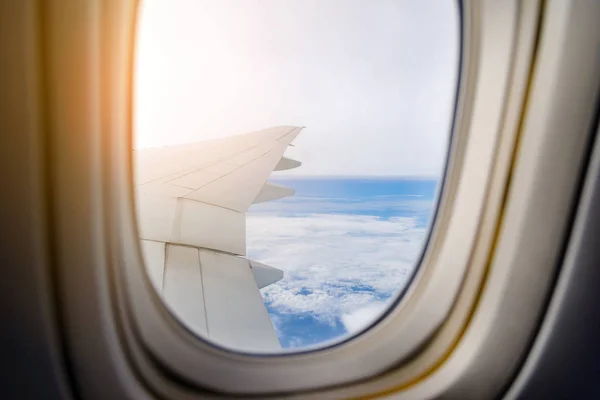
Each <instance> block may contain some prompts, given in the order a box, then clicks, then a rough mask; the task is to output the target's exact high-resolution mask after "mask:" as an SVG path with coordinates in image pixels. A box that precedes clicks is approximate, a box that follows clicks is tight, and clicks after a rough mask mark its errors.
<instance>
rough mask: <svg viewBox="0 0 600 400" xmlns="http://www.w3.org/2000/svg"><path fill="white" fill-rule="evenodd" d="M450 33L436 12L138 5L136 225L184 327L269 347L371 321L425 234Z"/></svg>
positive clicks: (270, 0) (179, 1)
mask: <svg viewBox="0 0 600 400" xmlns="http://www.w3.org/2000/svg"><path fill="white" fill-rule="evenodd" d="M459 38H460V33H459V19H458V10H457V5H456V4H455V3H454V2H452V1H445V0H431V1H412V0H381V1H376V2H374V1H370V0H296V1H292V0H290V1H281V0H218V1H217V0H214V1H209V0H170V1H166V0H144V1H143V2H141V4H140V8H139V11H138V23H137V43H136V62H135V79H134V114H135V115H134V134H135V139H134V149H133V154H134V168H135V182H134V183H135V193H136V207H137V219H138V227H139V229H138V231H139V234H140V239H141V248H142V252H143V255H144V259H145V265H146V270H147V272H148V274H147V275H148V278H149V282H150V283H151V284H152V285H153V286H154V287H155V288H156V290H157V293H158V294H159V295H160V297H161V298H162V299H163V300H164V303H165V305H166V306H167V308H168V309H169V310H170V311H171V312H172V314H173V315H174V316H175V317H176V318H177V319H178V320H179V321H180V322H181V323H183V325H184V326H185V327H186V328H187V329H189V330H190V331H191V332H193V333H195V334H197V335H199V336H201V337H203V338H205V339H208V340H209V341H211V342H213V343H216V344H218V345H220V346H223V347H226V348H229V349H234V350H240V351H245V352H258V353H264V352H267V353H272V352H281V351H289V350H297V349H301V350H302V349H310V348H315V347H318V346H323V345H327V344H331V343H334V342H335V341H339V340H340V339H345V338H347V337H349V335H351V334H355V333H359V332H360V331H361V330H363V329H365V328H367V327H368V326H369V325H370V324H371V323H373V322H374V321H375V320H376V319H377V318H378V317H379V316H380V315H382V313H383V312H384V311H385V310H386V308H387V307H388V306H389V305H390V304H391V303H392V302H393V301H394V300H395V299H396V297H397V296H399V295H400V294H401V293H402V290H403V289H404V288H405V286H406V285H407V284H408V283H409V282H410V280H411V277H412V276H413V274H414V272H415V270H416V269H417V267H418V261H419V257H420V254H421V252H422V250H423V248H424V246H425V244H426V240H427V235H428V231H429V227H430V226H431V224H432V219H433V215H434V211H435V208H436V199H437V196H438V193H439V190H440V184H441V182H440V181H441V177H442V176H443V170H444V166H445V163H446V158H447V149H448V144H449V138H450V133H451V125H452V117H453V110H454V100H455V97H456V86H457V78H458V66H459Z"/></svg>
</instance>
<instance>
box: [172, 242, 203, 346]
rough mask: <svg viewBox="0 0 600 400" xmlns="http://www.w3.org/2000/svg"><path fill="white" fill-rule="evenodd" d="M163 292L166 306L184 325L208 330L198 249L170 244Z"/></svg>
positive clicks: (199, 330)
mask: <svg viewBox="0 0 600 400" xmlns="http://www.w3.org/2000/svg"><path fill="white" fill-rule="evenodd" d="M162 295H163V300H164V302H165V304H166V305H167V307H168V308H169V309H170V310H171V312H173V314H175V315H176V316H177V317H178V319H179V320H180V321H181V322H182V323H183V324H184V325H186V326H188V327H189V328H190V329H191V330H192V331H193V332H194V333H197V334H203V335H206V334H207V333H208V331H207V329H206V314H205V312H204V303H203V297H204V294H203V288H202V274H201V271H200V262H199V257H198V249H196V248H193V247H187V246H178V245H172V244H168V245H167V257H166V262H165V275H164V283H163V292H162Z"/></svg>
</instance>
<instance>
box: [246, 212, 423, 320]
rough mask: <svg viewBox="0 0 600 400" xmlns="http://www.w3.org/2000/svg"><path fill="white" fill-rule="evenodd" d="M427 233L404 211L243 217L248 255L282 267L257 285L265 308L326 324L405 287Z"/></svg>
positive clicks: (351, 316) (350, 317)
mask: <svg viewBox="0 0 600 400" xmlns="http://www.w3.org/2000/svg"><path fill="white" fill-rule="evenodd" d="M425 235H426V229H423V228H418V227H417V226H416V222H415V220H414V219H413V218H407V217H396V218H390V219H388V220H384V219H379V218H377V217H374V216H365V215H328V214H310V215H304V216H302V217H287V216H272V215H260V214H259V215H252V214H250V215H249V216H248V217H247V237H248V254H249V257H250V258H253V259H255V260H257V261H260V262H263V263H265V264H267V265H271V266H273V267H275V268H279V269H282V270H283V271H284V279H283V280H281V281H280V282H278V283H276V284H273V285H270V286H268V287H266V288H264V289H263V290H262V294H263V297H264V298H265V301H266V302H268V303H269V305H270V307H271V308H272V309H275V310H276V311H277V312H278V313H279V314H300V313H310V314H311V315H313V316H314V317H316V318H318V319H320V320H322V321H326V322H329V323H335V321H339V320H340V318H342V317H343V316H346V317H345V318H346V321H343V320H342V321H343V322H344V325H346V324H348V326H350V325H352V324H353V322H352V321H354V320H357V319H360V318H361V317H364V316H366V315H367V313H368V312H367V311H363V312H361V313H359V314H358V316H356V315H355V314H354V313H356V312H357V310H360V309H363V308H365V307H372V306H373V304H378V305H379V304H383V301H384V300H385V299H387V298H390V297H392V296H393V295H394V294H396V293H397V292H398V291H399V290H401V289H402V288H403V287H404V286H405V284H406V282H407V280H408V278H409V277H410V275H411V272H412V271H413V269H414V267H415V261H416V260H417V258H418V256H419V253H420V251H421V248H422V246H423V241H424V239H425ZM368 310H371V308H368ZM348 321H350V322H348Z"/></svg>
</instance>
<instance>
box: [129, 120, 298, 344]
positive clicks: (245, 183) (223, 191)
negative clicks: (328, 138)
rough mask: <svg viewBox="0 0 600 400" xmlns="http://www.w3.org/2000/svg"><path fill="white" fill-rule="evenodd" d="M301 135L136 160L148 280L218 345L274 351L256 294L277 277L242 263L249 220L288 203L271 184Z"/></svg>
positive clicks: (147, 154) (266, 133)
mask: <svg viewBox="0 0 600 400" xmlns="http://www.w3.org/2000/svg"><path fill="white" fill-rule="evenodd" d="M301 130H302V127H294V126H278V127H273V128H269V129H265V130H261V131H256V132H251V133H247V134H244V135H238V136H232V137H229V138H226V139H220V140H213V141H207V142H201V143H193V144H186V145H179V146H169V147H160V148H149V149H141V150H135V151H134V160H135V172H136V206H137V211H138V229H139V234H140V239H141V241H142V251H143V254H144V258H145V261H146V267H147V270H148V273H149V277H150V280H151V281H152V283H153V285H154V286H155V287H156V289H157V291H158V292H159V293H160V294H161V296H162V297H163V299H164V301H165V303H166V305H167V306H168V307H169V308H170V309H171V311H172V312H173V313H175V314H176V315H177V316H178V317H179V319H180V320H181V321H182V322H183V323H184V324H185V325H186V326H187V327H188V328H189V329H191V330H192V331H194V332H195V333H201V334H203V335H204V336H208V337H210V338H211V339H213V340H215V341H216V342H217V343H219V344H222V345H224V346H229V347H235V348H237V349H240V348H241V349H244V348H247V349H248V350H254V351H256V350H257V349H259V350H274V349H277V348H279V342H278V340H277V335H276V334H275V331H274V329H273V325H272V323H271V321H270V318H269V316H268V313H267V311H266V308H265V306H264V303H263V301H262V298H261V296H260V292H259V288H262V287H264V286H267V285H269V284H271V283H274V282H277V281H278V280H280V279H281V278H282V277H283V272H282V271H280V270H278V269H276V268H273V267H270V266H267V265H264V264H260V263H257V262H255V261H250V260H247V259H246V258H244V257H242V256H245V255H246V215H245V213H246V211H247V210H248V208H249V207H250V206H251V205H252V204H255V203H259V202H264V201H269V200H274V199H278V198H282V197H286V196H290V195H293V194H294V191H293V190H292V189H290V188H286V187H283V186H280V185H276V184H273V183H270V182H268V181H267V180H268V178H269V176H270V175H271V172H272V171H274V170H286V169H291V168H296V167H298V166H299V165H300V162H298V161H295V160H292V159H289V158H286V157H284V156H283V154H284V153H285V151H286V149H287V147H288V146H289V145H290V144H291V142H292V141H293V140H294V138H295V137H296V136H297V135H298V134H299V133H300V131H301Z"/></svg>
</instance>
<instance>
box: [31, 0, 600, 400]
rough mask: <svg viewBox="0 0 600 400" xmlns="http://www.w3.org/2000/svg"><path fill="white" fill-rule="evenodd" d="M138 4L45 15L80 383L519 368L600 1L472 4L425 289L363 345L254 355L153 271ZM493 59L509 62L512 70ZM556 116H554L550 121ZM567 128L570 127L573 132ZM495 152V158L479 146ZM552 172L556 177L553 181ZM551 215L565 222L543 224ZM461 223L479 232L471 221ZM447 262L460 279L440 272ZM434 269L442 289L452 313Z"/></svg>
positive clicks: (457, 388)
mask: <svg viewBox="0 0 600 400" xmlns="http://www.w3.org/2000/svg"><path fill="white" fill-rule="evenodd" d="M135 3H136V2H135V1H133V0H130V1H118V0H107V1H104V2H100V1H90V2H85V3H81V2H77V1H75V0H65V1H55V2H48V4H47V5H46V6H45V7H44V8H43V13H42V15H43V22H44V23H43V31H44V33H45V34H46V35H44V36H43V37H44V40H43V47H44V50H45V52H44V54H45V59H44V66H45V68H47V71H46V73H45V89H46V97H45V98H44V100H45V101H46V109H45V112H46V128H47V130H48V132H49V144H50V147H49V150H48V152H49V160H50V170H49V177H50V178H51V181H52V182H53V183H54V186H53V187H52V190H51V193H50V194H51V198H52V201H51V212H52V215H53V219H52V231H53V232H54V242H55V249H54V254H53V259H54V260H55V263H56V267H57V268H56V269H57V271H56V278H57V282H58V286H59V288H60V290H59V295H60V296H61V297H63V298H64V301H63V304H62V307H61V321H62V326H63V329H64V332H65V335H66V336H65V338H66V339H65V340H66V342H67V343H69V347H68V349H67V350H68V358H69V362H70V363H73V365H74V366H75V367H76V368H75V370H76V374H77V377H78V380H79V386H80V390H81V392H82V395H85V394H86V393H107V391H111V393H112V394H113V397H114V395H115V393H116V392H119V393H120V394H121V395H122V396H123V397H128V398H147V397H148V395H149V394H150V393H154V394H160V395H163V396H166V397H176V398H197V395H198V394H199V392H200V391H202V390H203V391H204V392H205V393H206V392H207V391H209V392H210V391H212V392H217V391H218V392H227V393H230V394H231V393H237V394H239V395H246V396H250V395H256V396H259V397H261V396H264V395H267V394H283V393H289V392H295V393H296V394H297V395H298V396H301V397H302V398H309V393H307V392H303V391H311V392H312V393H313V396H314V397H315V398H319V397H322V396H323V395H324V394H326V393H327V394H328V395H330V396H348V395H352V396H359V395H370V396H372V395H374V394H379V395H385V394H390V393H396V394H398V395H399V396H402V397H404V398H415V397H416V398H423V397H431V396H437V395H439V394H441V393H446V394H450V395H451V394H454V395H457V394H469V393H470V394H471V395H473V393H476V392H477V393H478V394H488V395H491V394H494V393H496V391H497V389H498V388H499V386H501V385H502V384H503V383H504V382H506V379H507V377H508V376H510V372H511V364H510V362H511V361H513V364H514V361H515V360H516V359H518V357H519V355H520V354H521V352H522V351H523V350H524V349H525V348H526V347H525V346H526V344H527V342H528V338H529V337H530V336H531V334H532V332H533V331H534V329H535V326H536V321H537V319H536V318H535V316H536V315H539V313H540V310H541V309H542V306H543V304H544V298H545V295H546V294H547V293H548V290H549V288H550V287H551V284H552V281H551V277H552V276H553V271H554V270H555V269H556V267H557V264H558V261H559V260H560V257H561V255H562V253H561V245H560V244H561V241H562V240H564V237H565V231H566V230H568V227H569V218H570V208H571V207H572V205H573V199H574V198H575V195H576V194H577V193H578V186H577V182H573V179H572V176H578V175H579V173H580V171H581V169H582V168H583V161H582V160H583V159H584V158H585V151H586V143H587V141H588V139H589V129H587V128H588V127H589V124H590V121H591V119H592V113H593V111H594V110H590V104H589V103H590V101H589V100H592V101H591V102H593V103H595V100H596V99H597V95H598V93H597V92H598V90H597V87H590V88H588V89H587V90H582V89H581V87H580V85H579V86H578V85H577V83H579V82H582V83H583V85H585V84H586V82H588V81H590V80H591V79H592V78H593V77H594V74H596V75H595V76H598V75H597V73H598V72H599V71H600V67H599V66H598V65H597V63H593V62H591V61H590V57H591V54H593V53H592V52H589V51H588V52H587V53H586V51H587V50H588V49H589V47H586V46H591V45H593V44H595V42H594V40H597V38H598V37H600V28H597V27H595V26H594V25H595V24H594V23H590V21H589V18H587V19H586V18H585V16H586V15H592V16H594V15H596V14H594V11H597V8H598V7H599V6H596V5H594V4H581V3H580V4H567V3H561V2H560V0H556V1H546V2H545V3H542V4H544V5H543V7H542V8H540V7H541V6H540V2H516V1H515V2H495V1H486V2H475V1H465V2H463V5H462V12H463V29H464V32H465V35H463V59H462V61H461V62H462V68H461V74H462V75H461V79H460V82H462V83H463V84H462V85H461V87H460V88H459V97H458V108H457V115H456V119H455V125H454V129H455V130H454V133H453V142H452V146H453V148H452V151H451V154H450V160H449V165H448V172H447V179H448V180H447V182H446V183H445V185H447V186H446V188H445V189H444V192H443V194H442V198H441V200H440V210H439V211H438V216H437V221H436V222H435V224H434V228H433V231H432V233H431V238H430V243H429V246H428V247H427V249H426V252H425V254H424V258H423V263H424V264H423V265H422V266H421V268H419V271H418V272H417V276H416V278H415V281H414V282H413V285H412V286H411V287H410V288H409V289H408V291H407V293H406V295H405V296H404V297H403V298H402V300H401V301H400V303H399V304H398V306H397V307H396V308H395V309H394V310H392V311H391V312H389V313H388V314H387V315H386V317H385V318H384V319H383V320H382V321H380V322H379V324H378V325H377V326H375V327H373V328H372V329H370V330H369V331H367V332H365V333H363V334H362V335H361V336H358V337H357V338H355V339H353V340H350V341H347V342H346V343H344V344H342V345H339V346H335V347H331V348H327V349H323V350H319V351H315V352H310V353H305V354H302V353H300V354H292V355H282V356H274V357H260V356H247V355H243V354H238V353H233V352H228V351H225V350H223V349H219V348H217V347H215V346H212V345H209V344H207V343H206V342H204V341H202V340H199V339H198V338H196V337H195V336H194V335H193V334H191V333H190V332H188V331H187V330H185V328H183V327H182V326H181V325H180V324H179V323H178V322H177V321H176V320H175V319H174V318H173V317H172V316H171V315H170V314H169V313H168V311H167V310H166V309H165V308H164V306H163V305H162V303H161V301H160V299H159V298H158V296H156V295H155V294H154V292H153V289H152V287H151V285H150V283H149V280H148V278H147V276H146V275H145V273H144V268H143V265H142V257H141V252H140V249H139V244H138V239H137V235H136V227H135V218H134V212H135V211H134V210H135V209H134V207H133V200H132V199H133V190H132V174H131V151H130V149H131V136H130V132H131V77H132V62H133V46H134V36H133V32H134V29H133V23H134V18H135V5H136V4H135ZM65 5H68V6H69V7H65ZM65 10H66V11H65ZM540 14H543V23H542V24H541V27H540V24H539V23H540ZM577 18H583V20H584V21H585V22H586V23H580V21H579V20H578V19H577ZM84 22H85V23H84ZM507 27H510V28H507ZM73 32H76V33H78V35H76V36H74V35H73ZM538 35H540V36H541V41H540V42H539V43H538V42H537V38H538ZM582 37H583V38H590V39H587V41H585V42H584V43H583V45H582V46H574V47H576V48H574V49H572V51H571V53H570V55H571V58H570V59H569V61H570V62H571V63H574V64H575V65H579V64H578V63H585V62H589V65H587V67H586V68H584V69H583V71H576V73H574V72H573V68H569V66H568V65H567V64H566V63H567V62H566V61H564V60H561V59H560V56H562V55H563V51H566V49H567V47H568V46H567V45H565V43H567V44H569V43H571V42H569V40H574V38H575V39H576V38H582ZM65 43H68V44H70V46H65ZM501 43H503V44H504V47H503V46H501V45H500V44H501ZM493 44H497V46H494V45H493ZM538 45H539V46H538ZM502 48H504V53H502V52H501V51H500V49H502ZM507 49H508V50H507ZM74 50H75V53H73V51H74ZM534 50H535V52H534ZM503 54H504V55H503ZM532 59H534V60H535V70H534V71H533V72H532V69H531V64H532V61H531V60H532ZM65 60H69V61H65ZM502 60H504V62H502ZM484 67H485V68H484ZM480 68H481V69H480ZM497 69H501V70H502V71H504V75H500V78H499V75H498V74H497V73H495V72H497ZM503 76H504V78H505V79H502V77H503ZM563 77H564V78H568V79H567V83H568V84H570V85H571V87H564V86H561V90H563V91H564V93H562V95H561V96H552V94H553V93H554V92H552V90H555V89H554V88H553V87H552V84H548V83H552V82H558V80H557V79H560V78H563ZM580 92H581V93H580ZM490 96H491V98H490ZM523 109H525V116H524V117H522V114H523ZM553 113H554V114H553ZM494 116H495V118H494ZM559 118H561V119H560V121H561V123H560V124H555V125H556V126H552V125H549V123H548V122H547V121H549V120H551V121H553V122H556V121H559ZM491 120H493V121H496V122H495V123H490V121H491ZM564 130H567V131H569V132H572V134H571V135H568V136H565V135H562V136H561V132H562V131H564ZM486 146H488V147H486ZM486 148H487V150H488V152H487V153H485V154H488V155H489V157H482V156H481V154H484V152H483V150H482V149H486ZM477 165H484V166H486V165H487V168H477V167H476V166H477ZM465 166H467V167H465ZM74 167H75V168H74ZM465 168H466V169H465ZM461 169H464V170H463V171H461ZM464 171H470V174H471V175H472V176H469V175H465V173H464ZM554 177H557V178H559V179H560V181H556V180H555V181H552V182H549V181H548V179H549V178H554ZM540 189H547V190H548V192H549V193H550V194H551V195H550V200H552V201H550V202H549V204H548V205H544V204H543V203H540V202H541V201H542V200H545V199H544V196H545V194H542V193H541V192H539V190H540ZM73 199H77V200H76V201H75V200H73ZM469 200H470V201H469ZM546 200H547V199H546ZM533 206H537V207H541V209H540V211H538V212H535V209H532V208H531V207H533ZM474 210H480V211H479V212H475V211H474ZM532 210H533V211H532ZM541 211H544V212H546V213H547V212H550V215H558V216H559V217H557V218H553V219H548V218H545V219H544V218H543V215H541V214H540V213H541ZM563 215H564V216H563ZM463 216H464V218H471V220H470V223H469V224H464V223H461V224H458V223H457V222H454V221H459V222H464V221H465V220H464V219H462V220H457V219H458V218H459V217H461V218H462V217H463ZM561 216H562V217H561ZM453 223H454V225H452V224H453ZM466 225H468V226H469V227H470V231H469V232H468V233H464V232H463V233H460V232H462V230H461V228H462V229H464V230H466V229H467V228H466ZM451 226H454V227H456V228H455V229H458V231H456V230H455V231H451V230H450V227H451ZM453 232H457V233H456V234H454V233H453ZM527 232H537V233H540V234H542V235H544V237H545V238H546V239H547V240H545V241H540V243H532V244H531V245H530V246H529V248H524V247H525V246H518V244H517V243H516V242H515V241H514V240H515V238H518V237H521V235H523V234H526V233H527ZM457 235H458V236H457ZM465 237H468V238H469V240H462V239H464V238H465ZM453 238H454V239H453ZM511 238H512V241H511ZM444 246H446V247H444ZM516 248H518V249H519V250H518V252H515V249H516ZM73 249H77V251H73ZM548 249H549V251H548V253H547V254H546V253H543V254H546V255H545V256H544V257H540V256H539V254H541V252H542V250H548ZM82 265H83V266H86V267H85V268H83V267H82ZM456 265H458V266H459V267H456ZM451 267H452V268H454V269H452V270H450V269H449V268H451ZM448 271H450V272H451V273H452V274H453V275H452V279H453V281H452V282H453V284H452V285H450V284H449V282H450V281H449V280H444V279H443V278H444V277H447V275H444V273H446V274H448V273H449V272H448ZM519 271H522V272H521V273H519ZM532 271H535V273H534V274H530V275H528V273H530V272H532ZM436 274H438V275H436ZM439 274H441V275H439ZM544 277H545V279H544ZM435 282H437V284H438V285H439V284H443V285H444V286H445V287H446V289H445V291H444V293H445V296H447V297H446V299H445V300H446V301H444V304H443V305H444V306H445V307H444V308H441V307H440V301H439V294H438V296H435V292H434V291H433V289H432V288H433V287H434V284H435ZM432 293H433V299H432V297H431V294H432ZM526 293H532V295H531V296H529V297H528V298H529V299H530V300H531V302H530V303H529V304H528V307H523V308H522V309H520V310H517V311H516V312H515V309H514V304H513V303H510V300H511V298H519V296H523V295H524V294H526ZM501 294H505V295H504V296H502V295H501ZM457 296H458V297H457ZM436 297H437V301H435V300H436ZM427 301H428V302H431V301H434V302H433V303H427ZM427 307H432V308H427ZM424 310H431V311H432V314H433V317H432V318H431V319H427V318H424V316H427V317H430V316H431V315H430V314H429V313H427V312H425V311H424ZM91 311H93V312H91ZM511 313H512V314H513V316H512V318H513V319H511ZM515 314H516V315H517V316H516V317H515V316H514V315H515ZM514 318H518V320H519V322H520V323H522V324H523V327H522V329H520V330H519V331H518V333H519V335H517V336H518V337H513V338H508V336H507V335H508V334H510V333H513V332H512V331H510V330H503V331H502V332H500V334H496V335H491V334H490V329H492V327H493V326H496V325H497V324H499V323H500V324H501V323H502V322H503V321H504V322H506V321H509V322H510V321H511V320H514ZM425 319H427V321H425ZM409 328H410V329H412V331H409V332H410V333H407V331H406V330H403V329H409ZM386 332H387V333H386ZM386 335H389V336H387V337H386ZM426 339H429V340H428V341H427V343H425V340H426ZM394 340H396V341H394ZM395 344H397V345H398V346H395ZM377 348H379V352H378V351H377V350H376V349H377ZM390 349H394V351H393V352H392V351H390ZM498 349H501V351H502V353H503V354H502V357H501V359H502V362H503V364H502V368H500V369H494V367H493V366H491V365H490V361H489V360H490V357H492V356H494V355H495V356H498ZM418 350H419V351H418ZM365 357H371V358H365ZM403 361H405V362H404V363H402V362H403ZM340 365H343V366H344V368H340ZM346 367H348V368H346ZM99 371H102V372H100V373H99ZM483 371H486V372H490V373H489V374H487V375H486V376H482V374H483ZM384 372H385V373H384ZM174 378H177V379H174ZM467 378H468V379H467ZM479 378H481V379H479ZM473 380H477V382H475V383H473ZM469 381H470V382H471V384H469ZM142 382H143V383H142ZM473 384H475V385H478V388H473V387H472V385H473ZM336 387H337V388H336ZM317 390H320V391H319V392H318V393H317ZM326 390H327V391H326Z"/></svg>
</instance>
